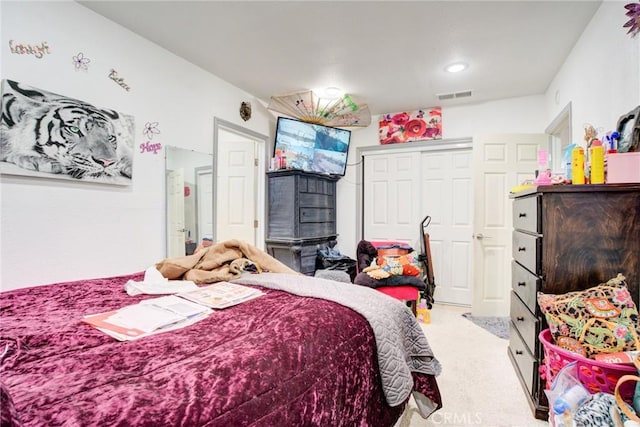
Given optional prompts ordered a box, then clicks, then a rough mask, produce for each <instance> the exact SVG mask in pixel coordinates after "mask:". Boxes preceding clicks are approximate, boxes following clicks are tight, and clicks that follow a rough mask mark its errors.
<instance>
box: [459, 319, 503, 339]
mask: <svg viewBox="0 0 640 427" xmlns="http://www.w3.org/2000/svg"><path fill="white" fill-rule="evenodd" d="M462 317H464V318H466V319H469V320H471V321H472V322H473V323H475V324H476V325H478V326H480V327H481V328H482V329H486V330H487V331H489V332H491V333H492V334H493V335H495V336H497V337H499V338H502V339H505V340H508V339H509V318H508V317H495V316H489V317H484V316H474V315H473V314H471V313H463V314H462Z"/></svg>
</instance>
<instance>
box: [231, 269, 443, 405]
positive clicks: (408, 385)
mask: <svg viewBox="0 0 640 427" xmlns="http://www.w3.org/2000/svg"><path fill="white" fill-rule="evenodd" d="M234 282H236V283H244V284H248V285H258V286H264V287H265V288H269V289H276V290H282V291H286V292H289V293H292V294H295V295H300V296H305V297H313V298H322V299H325V300H329V301H334V302H337V303H338V304H341V305H344V306H346V307H349V308H351V309H353V310H355V311H356V312H358V313H359V314H361V315H362V316H364V317H365V318H366V319H367V321H368V322H369V324H370V325H371V328H372V329H373V333H374V336H375V340H376V345H377V347H378V364H379V367H380V377H381V379H382V386H383V390H384V394H385V398H386V400H387V403H388V404H389V405H390V406H397V405H400V404H402V403H404V402H405V400H406V399H407V398H408V397H409V394H410V393H411V391H412V389H413V379H412V377H411V372H421V373H424V374H430V375H439V374H440V370H441V368H440V362H438V360H437V359H436V358H435V357H434V355H433V352H432V351H431V347H430V346H429V343H428V342H427V338H426V337H425V336H424V333H423V332H422V329H421V328H420V325H419V324H418V322H417V321H416V318H415V317H414V316H413V314H412V313H411V311H410V310H409V309H408V307H407V306H406V305H404V304H403V303H402V302H401V301H398V300H395V299H393V298H390V297H388V296H387V295H384V294H382V293H380V292H378V291H375V290H373V289H370V288H367V287H364V286H357V285H352V284H348V283H342V282H334V281H331V280H325V279H319V278H314V277H308V276H298V275H291V274H281V273H263V274H255V275H250V274H247V275H244V276H242V277H241V278H240V279H236V280H234ZM414 397H416V401H418V399H419V398H418V396H415V395H414ZM420 399H424V396H423V395H420ZM418 406H419V408H420V409H421V415H422V416H424V417H427V416H428V415H429V414H430V412H431V411H432V410H433V409H432V408H430V406H431V405H429V404H427V405H426V406H427V408H425V409H423V408H422V405H421V404H420V402H418ZM425 412H428V413H425Z"/></svg>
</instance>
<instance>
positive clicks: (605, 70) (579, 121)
mask: <svg viewBox="0 0 640 427" xmlns="http://www.w3.org/2000/svg"><path fill="white" fill-rule="evenodd" d="M626 3H628V2H627V1H605V2H603V3H602V5H601V6H600V8H599V9H598V11H597V12H596V13H595V15H594V16H593V18H592V20H591V22H590V23H589V25H588V26H587V27H586V28H585V30H584V32H583V33H582V36H581V37H580V39H579V40H578V42H577V43H576V45H575V46H574V48H573V50H572V51H571V53H570V54H569V56H568V57H567V59H566V61H565V63H564V64H563V66H562V68H561V69H560V71H559V72H558V74H557V75H556V76H555V78H554V79H553V82H552V83H551V85H550V86H549V88H548V89H547V92H546V94H545V98H546V110H547V120H548V121H549V122H551V120H552V119H553V118H554V117H556V116H557V115H558V113H560V111H561V110H562V109H563V108H564V107H565V105H567V103H568V102H569V101H571V108H572V135H573V138H572V139H573V142H575V143H578V144H581V145H582V146H585V145H586V143H585V141H584V125H585V124H587V123H588V124H591V125H593V126H594V127H595V128H596V129H597V130H599V136H602V135H603V134H605V133H606V132H608V131H611V130H615V126H616V122H617V121H618V118H619V117H620V116H621V115H623V114H625V113H627V112H629V111H631V110H632V109H633V108H635V107H636V106H638V105H640V36H636V37H634V38H632V37H631V36H630V35H628V34H627V28H623V27H622V26H623V25H624V23H625V22H626V21H628V20H629V18H628V17H626V16H625V12H626V9H625V8H624V5H625V4H626Z"/></svg>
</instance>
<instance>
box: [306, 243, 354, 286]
mask: <svg viewBox="0 0 640 427" xmlns="http://www.w3.org/2000/svg"><path fill="white" fill-rule="evenodd" d="M316 269H317V270H337V271H344V272H346V273H347V274H348V275H349V277H350V279H351V283H353V279H355V277H356V260H355V259H352V258H349V257H348V256H346V255H341V254H340V252H338V251H335V250H332V249H327V250H322V249H320V250H318V256H317V257H316Z"/></svg>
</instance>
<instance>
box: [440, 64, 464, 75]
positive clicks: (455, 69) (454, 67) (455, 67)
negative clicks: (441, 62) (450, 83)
mask: <svg viewBox="0 0 640 427" xmlns="http://www.w3.org/2000/svg"><path fill="white" fill-rule="evenodd" d="M466 69H467V64H465V63H464V62H456V63H454V64H451V65H447V66H446V67H445V71H447V72H449V73H459V72H460V71H464V70H466Z"/></svg>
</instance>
